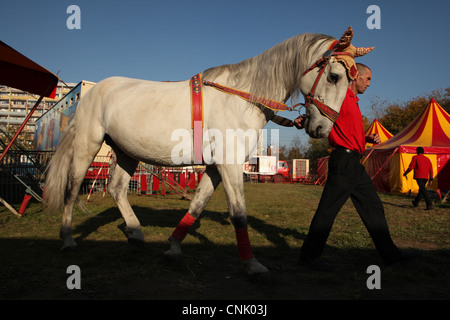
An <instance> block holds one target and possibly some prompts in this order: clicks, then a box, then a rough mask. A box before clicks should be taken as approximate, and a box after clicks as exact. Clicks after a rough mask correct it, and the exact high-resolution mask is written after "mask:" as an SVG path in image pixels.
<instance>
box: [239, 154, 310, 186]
mask: <svg viewBox="0 0 450 320" xmlns="http://www.w3.org/2000/svg"><path fill="white" fill-rule="evenodd" d="M244 174H245V176H246V177H247V178H248V179H249V180H250V181H257V182H274V183H283V182H301V183H305V182H307V181H308V180H309V160H308V159H293V160H277V158H276V157H275V156H256V157H253V158H251V159H250V160H249V161H248V162H246V163H245V164H244Z"/></svg>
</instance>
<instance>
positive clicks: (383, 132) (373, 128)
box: [365, 119, 393, 148]
mask: <svg viewBox="0 0 450 320" xmlns="http://www.w3.org/2000/svg"><path fill="white" fill-rule="evenodd" d="M372 133H378V135H379V136H380V139H381V142H380V143H382V142H385V141H387V140H389V139H390V138H392V136H393V135H392V133H390V132H389V131H388V130H387V129H386V128H385V127H383V125H382V124H381V123H380V122H379V121H378V120H377V119H375V120H374V121H373V122H372V124H371V125H370V127H368V128H367V130H366V132H365V135H366V136H367V135H369V134H372ZM373 145H374V144H373V143H366V148H370V147H372V146H373Z"/></svg>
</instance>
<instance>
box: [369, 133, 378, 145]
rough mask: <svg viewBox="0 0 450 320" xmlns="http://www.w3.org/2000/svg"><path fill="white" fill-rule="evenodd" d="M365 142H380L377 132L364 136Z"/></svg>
mask: <svg viewBox="0 0 450 320" xmlns="http://www.w3.org/2000/svg"><path fill="white" fill-rule="evenodd" d="M366 142H368V143H376V144H378V143H380V142H381V139H380V136H379V135H378V133H372V134H369V135H367V136H366Z"/></svg>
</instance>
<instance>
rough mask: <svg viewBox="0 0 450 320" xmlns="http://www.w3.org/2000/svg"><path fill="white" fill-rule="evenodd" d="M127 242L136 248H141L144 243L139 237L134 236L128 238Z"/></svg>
mask: <svg viewBox="0 0 450 320" xmlns="http://www.w3.org/2000/svg"><path fill="white" fill-rule="evenodd" d="M128 243H129V244H131V245H132V246H133V247H135V248H138V249H143V248H144V244H145V242H144V241H142V240H141V239H136V238H128Z"/></svg>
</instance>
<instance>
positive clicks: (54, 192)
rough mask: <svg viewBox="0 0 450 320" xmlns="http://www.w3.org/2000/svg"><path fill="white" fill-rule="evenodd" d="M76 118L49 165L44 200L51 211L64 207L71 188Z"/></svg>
mask: <svg viewBox="0 0 450 320" xmlns="http://www.w3.org/2000/svg"><path fill="white" fill-rule="evenodd" d="M75 120H76V118H75V119H73V120H72V121H71V122H70V124H69V125H68V126H67V127H66V128H65V130H64V132H63V134H62V137H61V140H60V142H59V145H58V147H57V148H56V152H55V154H54V155H53V157H52V159H51V160H50V162H49V165H48V167H47V175H46V178H45V189H44V192H45V195H44V198H45V200H44V201H45V204H46V207H47V209H48V210H50V211H57V210H61V209H62V208H63V207H64V204H65V200H66V199H67V196H68V192H69V190H70V189H71V188H70V187H71V184H72V177H73V173H72V168H73V163H72V162H73V156H74V140H75Z"/></svg>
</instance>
